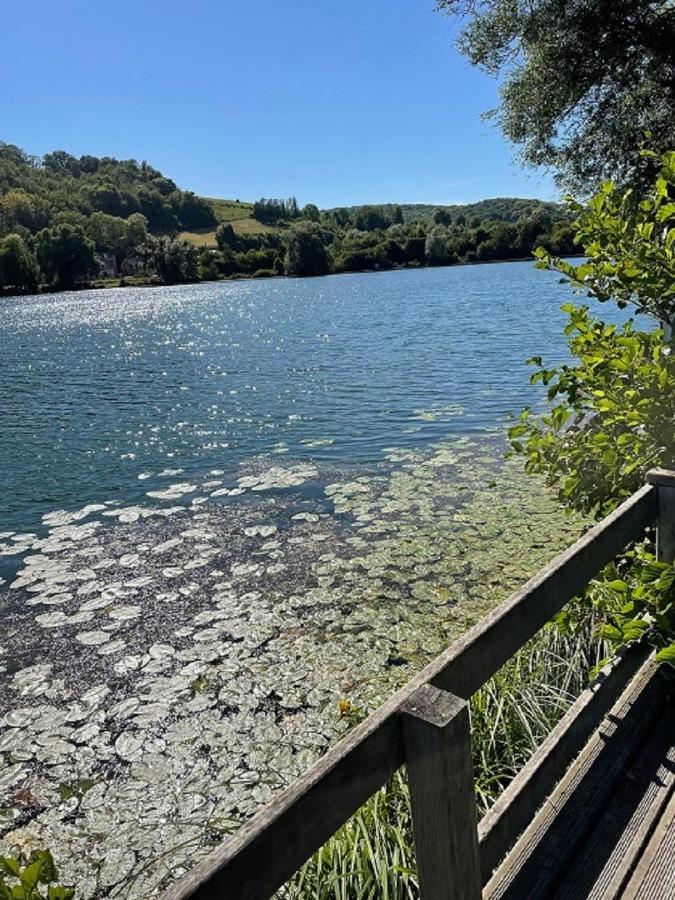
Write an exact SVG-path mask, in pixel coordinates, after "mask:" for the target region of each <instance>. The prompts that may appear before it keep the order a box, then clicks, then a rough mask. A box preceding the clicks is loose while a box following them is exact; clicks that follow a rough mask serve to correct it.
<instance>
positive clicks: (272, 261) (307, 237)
mask: <svg viewBox="0 0 675 900" xmlns="http://www.w3.org/2000/svg"><path fill="white" fill-rule="evenodd" d="M272 202H273V201H269V200H267V201H265V203H267V204H270V203H272ZM279 202H280V203H281V202H283V201H279ZM499 202H500V203H501V202H502V201H499ZM520 202H522V203H527V204H528V206H527V215H526V216H525V217H523V218H518V219H517V220H516V221H500V220H499V219H491V218H488V219H481V218H480V216H478V215H473V216H469V217H467V215H466V214H464V213H459V212H453V211H451V212H450V213H448V211H447V210H443V209H437V210H435V211H434V213H433V215H432V217H431V218H429V219H427V220H424V221H411V222H408V223H407V224H406V223H404V214H403V208H402V207H400V206H395V205H392V206H382V207H378V206H363V207H354V208H351V209H347V208H341V209H333V210H326V211H323V212H320V211H319V210H318V209H317V207H316V206H314V205H310V206H309V207H303V208H302V209H301V210H299V211H298V213H297V214H296V215H294V216H293V217H292V218H290V219H286V220H282V219H277V220H276V223H277V225H281V224H282V223H283V222H285V224H286V227H285V228H278V229H277V230H275V231H273V232H269V233H264V234H260V235H253V236H247V237H242V236H238V235H237V234H236V233H235V231H234V229H233V228H232V226H231V225H228V224H222V225H220V226H219V227H218V229H217V231H216V239H217V243H218V251H219V252H218V253H217V254H213V255H212V257H211V272H212V273H214V274H215V273H216V272H217V273H218V275H220V276H222V277H227V276H232V275H237V274H246V275H270V274H288V275H323V274H327V273H329V272H355V271H369V270H371V271H373V270H383V269H393V268H397V267H409V266H425V265H432V266H442V265H451V264H453V263H462V262H487V261H490V260H506V259H526V258H528V257H530V256H531V255H532V253H533V251H534V250H535V249H536V248H537V247H539V246H544V247H546V248H547V249H548V250H550V251H551V252H553V253H555V254H556V255H568V254H573V253H575V252H577V250H578V248H577V246H576V245H575V243H574V239H573V234H572V228H571V225H570V221H569V218H568V217H567V216H566V214H565V212H564V211H563V210H562V208H560V207H554V206H553V204H540V203H537V202H536V201H520Z"/></svg>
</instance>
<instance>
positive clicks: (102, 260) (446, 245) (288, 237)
mask: <svg viewBox="0 0 675 900" xmlns="http://www.w3.org/2000/svg"><path fill="white" fill-rule="evenodd" d="M542 245H543V246H545V247H546V248H547V249H549V250H550V251H551V252H553V253H559V254H567V253H571V252H574V250H575V249H576V246H575V243H574V235H573V232H572V229H571V226H570V222H569V217H568V215H567V212H566V211H565V210H564V209H563V208H562V207H561V206H559V205H557V204H553V203H545V202H541V201H538V200H529V199H522V198H508V197H502V198H493V199H489V200H481V201H480V202H478V203H471V204H468V205H466V206H460V205H454V206H435V205H431V204H427V205H425V204H407V205H399V204H393V203H390V204H382V205H377V206H374V205H363V206H352V207H339V208H336V209H329V210H326V209H324V210H320V209H319V208H318V207H317V206H316V205H315V204H313V203H308V204H307V205H305V206H302V207H301V206H300V205H299V204H298V202H297V200H296V199H295V197H289V198H286V199H281V198H270V197H268V198H260V199H258V200H256V201H255V202H253V203H251V202H249V201H242V200H241V199H239V198H236V199H227V198H219V197H199V196H197V195H196V194H194V193H193V192H191V191H185V190H182V189H181V188H179V187H178V185H177V184H176V183H175V182H174V181H173V180H172V179H171V178H169V177H168V176H166V175H164V174H163V173H162V172H160V171H159V170H158V169H155V168H153V167H152V166H151V165H149V164H148V163H147V162H140V163H139V162H137V161H136V160H133V159H127V160H118V159H115V158H113V157H108V156H106V157H95V156H80V157H75V156H73V155H71V154H69V153H67V152H65V151H63V150H56V151H54V152H53V153H47V154H46V155H45V156H43V157H41V158H38V157H33V156H30V155H28V154H27V153H25V152H24V151H23V150H21V149H20V148H19V147H15V146H13V145H11V144H3V143H0V292H2V293H17V292H21V291H26V292H28V291H33V290H35V289H46V290H49V289H54V288H57V289H71V288H73V287H76V286H80V285H90V284H110V283H111V282H113V281H114V280H115V279H117V281H116V283H119V280H120V279H124V283H129V282H128V279H133V283H145V284H148V283H149V284H170V283H177V282H192V281H200V280H209V281H213V280H217V279H219V278H233V277H250V276H253V277H263V276H264V277H268V276H271V275H283V274H286V275H320V274H326V273H329V272H359V271H368V270H383V269H392V268H402V267H407V266H440V265H451V264H454V263H467V262H489V261H497V260H507V259H526V258H528V257H531V255H532V252H533V250H534V249H535V248H536V247H538V246H542Z"/></svg>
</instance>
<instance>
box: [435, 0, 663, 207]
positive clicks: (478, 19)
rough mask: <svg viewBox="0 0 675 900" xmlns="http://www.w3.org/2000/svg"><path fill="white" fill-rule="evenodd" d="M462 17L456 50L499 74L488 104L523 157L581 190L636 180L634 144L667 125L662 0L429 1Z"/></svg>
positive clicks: (658, 137) (641, 175)
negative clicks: (495, 98)
mask: <svg viewBox="0 0 675 900" xmlns="http://www.w3.org/2000/svg"><path fill="white" fill-rule="evenodd" d="M437 8H439V9H440V10H442V11H444V12H446V13H449V14H452V15H453V16H461V17H463V28H462V32H461V35H460V39H459V46H460V50H462V52H463V53H464V54H465V55H466V56H467V57H468V59H469V60H470V61H471V62H472V63H473V64H474V65H477V66H480V67H481V68H482V69H483V70H484V71H486V72H488V73H489V74H491V75H500V76H502V83H501V105H500V108H499V109H498V110H496V111H494V115H495V116H496V119H497V121H498V123H499V125H500V127H501V129H502V131H503V132H504V134H505V135H506V137H507V138H509V140H511V141H513V142H514V143H515V144H516V145H518V146H519V147H520V148H521V151H522V157H523V159H524V160H525V161H526V162H528V163H531V164H534V165H545V166H553V167H555V168H556V169H557V172H558V174H559V177H560V179H561V181H562V182H563V183H565V184H567V185H569V186H573V187H574V188H575V189H577V190H579V191H581V192H583V193H584V194H588V193H590V192H591V189H592V188H593V187H594V186H595V185H597V184H598V183H599V182H600V181H601V180H603V179H604V178H607V177H613V178H615V179H616V180H617V181H618V182H619V183H622V184H626V183H636V182H639V183H642V184H644V183H645V179H646V178H648V177H649V174H650V172H652V171H653V169H652V165H651V162H650V160H648V159H645V158H644V157H641V156H640V155H639V153H638V147H639V145H640V142H641V141H642V140H643V137H644V133H645V132H646V131H649V132H650V133H651V139H652V141H653V145H654V147H655V148H656V149H658V150H659V151H660V152H663V151H665V150H667V149H669V146H670V145H671V144H672V140H673V134H675V50H674V48H675V6H674V5H673V3H672V2H671V0H590V2H589V0H584V2H581V0H437Z"/></svg>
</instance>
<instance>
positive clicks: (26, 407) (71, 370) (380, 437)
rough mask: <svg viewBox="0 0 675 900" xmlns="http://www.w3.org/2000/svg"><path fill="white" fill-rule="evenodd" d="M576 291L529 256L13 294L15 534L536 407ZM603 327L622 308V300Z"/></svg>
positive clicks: (416, 441) (10, 358) (9, 400)
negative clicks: (270, 460) (280, 465)
mask: <svg viewBox="0 0 675 900" xmlns="http://www.w3.org/2000/svg"><path fill="white" fill-rule="evenodd" d="M566 298H569V289H567V288H566V287H564V286H561V285H560V284H558V279H557V276H555V275H554V274H552V273H545V272H539V271H537V270H535V269H534V267H533V265H532V264H531V263H529V262H522V263H502V264H493V265H475V266H461V267H459V266H458V267H454V268H437V269H423V270H417V271H415V270H409V271H399V272H388V273H381V274H371V275H368V274H363V275H361V274H359V275H341V276H333V277H328V278H319V279H297V280H288V279H279V280H262V281H244V282H231V283H221V284H201V285H191V286H187V287H185V286H181V287H165V288H146V289H144V288H140V289H139V288H120V289H113V290H104V291H83V292H77V293H71V294H56V295H43V296H36V297H29V298H25V297H21V298H10V299H5V300H2V301H0V357H1V358H2V371H1V372H0V409H1V410H2V416H1V418H0V471H1V472H2V473H3V480H4V484H5V486H6V489H5V495H4V498H3V509H2V513H1V514H0V528H4V529H11V530H21V529H32V528H34V527H35V526H36V525H37V524H39V521H40V517H41V516H42V515H43V514H44V513H46V512H48V511H49V510H51V509H53V508H55V507H58V508H66V509H74V508H77V507H78V506H81V505H82V504H84V503H87V502H92V501H97V500H102V499H109V498H111V497H115V498H117V499H121V500H123V501H125V502H126V501H134V500H137V499H140V498H142V497H143V496H144V495H145V492H146V490H147V489H148V485H147V483H146V476H149V475H152V474H156V473H157V472H159V471H161V470H164V469H166V468H167V467H169V468H180V469H182V470H184V472H185V474H186V475H187V477H190V476H192V475H195V474H197V475H198V474H200V473H203V472H205V471H207V470H208V469H210V468H212V467H213V466H217V467H219V468H224V469H226V470H230V469H233V468H234V467H235V466H236V465H237V463H238V462H240V461H241V460H242V459H245V458H249V457H252V456H257V455H259V454H277V453H278V454H287V455H288V457H289V458H307V457H312V458H318V459H322V458H323V459H340V460H353V461H371V460H375V459H377V458H378V457H379V454H380V452H381V450H382V448H385V447H388V446H390V445H396V446H397V447H406V446H421V445H424V444H425V443H428V442H432V441H434V440H438V439H439V438H440V437H443V436H446V435H448V434H458V433H467V432H473V431H476V430H480V429H485V428H493V427H494V426H495V425H498V424H499V423H501V422H503V421H504V419H505V417H506V416H507V414H508V413H509V412H514V411H518V410H519V409H520V408H521V407H522V406H523V405H525V404H528V403H529V404H533V403H534V405H536V402H537V397H538V396H539V397H540V396H541V394H537V393H536V392H534V391H533V389H532V388H531V387H530V385H529V383H528V377H529V373H528V370H527V368H526V367H525V366H524V365H523V361H524V359H525V358H526V357H529V356H533V355H535V354H542V355H544V356H545V358H546V359H547V360H548V361H550V362H557V361H559V360H561V359H563V358H564V357H565V356H566V346H565V342H564V339H563V337H562V333H561V331H562V329H561V325H562V322H563V318H564V317H563V314H562V313H561V312H560V310H559V306H560V304H561V303H562V302H564V301H565V299H566ZM603 313H604V314H605V318H610V317H611V316H612V315H615V316H616V315H617V313H616V312H615V311H614V310H613V309H611V308H609V307H606V308H605V309H604V310H603Z"/></svg>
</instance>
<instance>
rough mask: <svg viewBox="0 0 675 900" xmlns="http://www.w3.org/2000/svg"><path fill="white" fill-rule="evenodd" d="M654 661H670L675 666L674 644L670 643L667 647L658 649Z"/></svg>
mask: <svg viewBox="0 0 675 900" xmlns="http://www.w3.org/2000/svg"><path fill="white" fill-rule="evenodd" d="M656 661H657V662H665V663H670V664H671V665H673V666H675V644H670V645H669V646H668V647H664V648H663V650H659V652H658V653H657V654H656Z"/></svg>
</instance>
